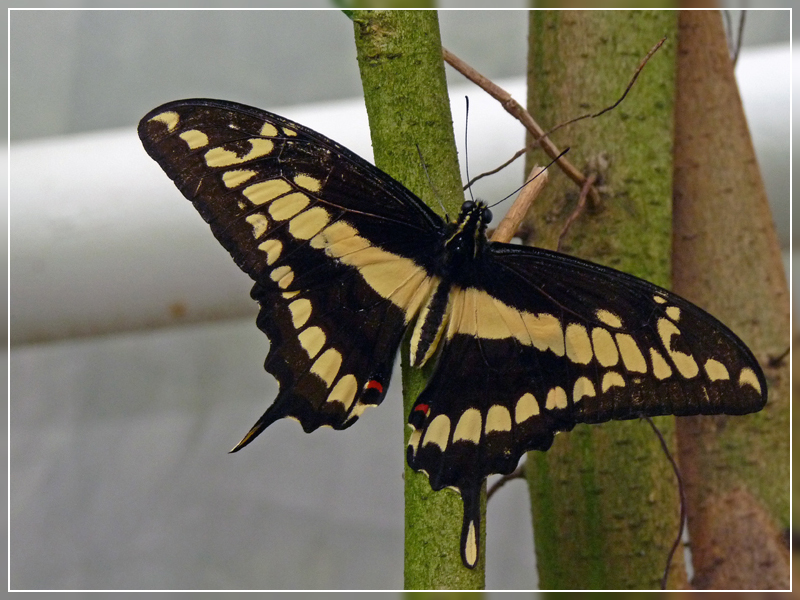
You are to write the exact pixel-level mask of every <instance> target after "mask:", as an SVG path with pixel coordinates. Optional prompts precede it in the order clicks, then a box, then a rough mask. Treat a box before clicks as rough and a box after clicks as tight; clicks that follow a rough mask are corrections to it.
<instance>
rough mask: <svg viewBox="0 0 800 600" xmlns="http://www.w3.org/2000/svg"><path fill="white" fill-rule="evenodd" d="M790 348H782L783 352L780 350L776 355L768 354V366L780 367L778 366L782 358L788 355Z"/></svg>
mask: <svg viewBox="0 0 800 600" xmlns="http://www.w3.org/2000/svg"><path fill="white" fill-rule="evenodd" d="M790 350H791V347H789V348H786V350H784V351H783V352H781V353H780V354H779V355H778V356H770V357H769V361H768V362H767V364H768V365H769V366H770V367H772V368H773V369H775V368H777V367H780V366H781V363H782V362H783V360H784V359H785V358H786V357H787V356H789V351H790Z"/></svg>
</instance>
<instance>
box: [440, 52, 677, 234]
mask: <svg viewBox="0 0 800 600" xmlns="http://www.w3.org/2000/svg"><path fill="white" fill-rule="evenodd" d="M666 41H667V38H666V37H664V38H662V39H661V40H660V41H659V42H658V43H657V44H656V45H655V46H653V47H652V48H651V49H650V51H649V52H648V53H647V54H646V55H645V57H644V58H643V59H642V61H641V62H640V63H639V66H638V67H637V68H636V70H635V71H634V73H633V77H631V80H630V81H629V82H628V86H627V87H626V88H625V91H624V92H623V93H622V95H621V96H620V97H619V99H618V100H617V101H616V102H614V103H613V104H611V105H610V106H607V107H605V108H604V109H602V110H601V111H599V112H596V113H591V114H586V115H581V116H580V117H576V118H574V119H570V120H569V121H565V122H564V123H561V124H559V125H556V126H555V127H553V128H552V129H550V130H549V131H547V132H545V131H544V129H542V127H541V126H540V125H539V124H538V123H537V122H536V121H535V120H534V118H533V117H532V116H531V115H530V113H529V112H528V111H527V110H525V109H524V108H523V107H522V106H521V105H520V104H519V103H518V102H517V101H516V100H514V98H513V97H512V96H511V94H509V93H508V92H507V91H505V90H504V89H503V88H501V87H500V86H499V85H497V84H495V83H494V82H493V81H491V80H490V79H488V78H487V77H485V76H483V75H481V74H480V73H479V72H478V71H477V70H475V69H474V68H472V67H471V66H470V65H468V64H467V63H465V62H464V61H463V60H461V59H460V58H458V57H457V56H456V55H455V54H453V53H452V52H450V51H449V50H448V49H447V48H444V47H442V56H443V57H444V60H445V61H446V62H447V64H449V65H450V66H451V67H453V68H454V69H455V70H457V71H458V72H459V73H461V74H462V75H463V76H464V77H466V78H467V79H469V80H470V81H472V82H473V83H475V84H476V85H477V86H479V87H480V88H481V89H483V90H484V91H486V92H487V93H488V94H489V95H490V96H492V97H493V98H495V99H496V100H498V101H499V102H500V104H501V105H502V106H503V108H504V109H505V110H506V112H508V113H509V114H510V115H512V116H513V117H514V118H515V119H517V120H518V121H519V122H520V123H522V124H523V125H524V126H525V128H526V129H527V130H528V131H529V132H530V134H531V135H532V136H533V137H534V142H533V143H534V144H539V145H540V146H541V147H542V149H543V150H544V151H545V152H546V153H547V154H548V155H549V156H550V158H552V159H554V160H555V162H556V163H557V164H558V166H559V167H561V170H562V171H564V173H565V174H566V175H567V177H569V178H570V179H572V180H573V181H574V182H575V183H577V184H578V185H580V186H581V188H582V190H583V189H586V190H587V193H588V194H589V195H590V196H591V198H592V202H594V203H599V201H600V194H599V192H598V191H597V189H596V188H595V187H594V185H593V183H594V182H592V183H591V184H589V185H588V186H587V185H586V181H587V177H586V176H585V175H584V174H583V173H582V172H581V171H580V170H578V168H577V167H575V166H574V165H573V164H572V163H571V162H569V161H568V160H567V159H565V158H564V157H563V156H561V158H558V156H559V150H558V147H557V146H556V145H555V144H554V143H553V142H552V141H551V140H550V138H549V136H550V135H551V134H552V133H553V132H555V131H557V130H558V129H561V128H562V127H565V126H567V125H570V124H572V123H575V122H576V121H580V120H582V119H588V118H595V117H599V116H600V115H602V114H604V113H606V112H608V111H610V110H613V109H615V108H616V107H617V106H619V104H620V103H621V102H622V101H623V100H624V99H625V97H626V96H627V95H628V92H630V91H631V88H633V85H634V84H635V83H636V80H637V79H638V78H639V74H640V73H641V72H642V69H644V66H645V65H646V64H647V61H649V60H650V58H651V57H652V56H653V54H655V53H656V51H657V50H658V49H659V48H661V46H662V45H663V44H664V42H666ZM525 150H527V148H525V149H523V150H522V151H520V152H517V153H516V154H515V155H514V156H513V157H512V158H511V159H510V160H508V161H506V162H505V163H503V164H502V165H500V166H499V167H497V168H496V169H493V170H492V171H489V172H487V173H482V174H481V175H478V176H477V177H475V178H474V179H473V180H471V181H470V182H468V183H467V185H466V186H465V187H464V189H466V188H467V187H469V186H470V185H472V184H473V183H474V182H475V181H477V180H478V179H480V178H481V177H485V176H486V175H490V174H492V173H496V172H497V171H499V170H501V169H503V168H505V167H506V166H508V165H509V164H511V163H512V162H514V161H515V160H516V159H517V158H519V156H521V155H522V153H524V151H525ZM581 193H582V198H583V199H584V201H585V194H584V193H583V191H582V192H581ZM578 214H580V213H578ZM573 217H577V214H575V213H573ZM573 217H570V219H571V220H570V221H568V223H567V226H566V227H565V228H564V231H562V234H561V237H563V235H564V233H565V232H566V229H567V228H568V227H569V225H570V224H571V223H572V221H573V220H574V218H573ZM498 229H499V228H498ZM560 239H561V238H559V245H560Z"/></svg>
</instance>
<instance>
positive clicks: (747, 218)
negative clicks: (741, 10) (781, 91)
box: [673, 11, 789, 589]
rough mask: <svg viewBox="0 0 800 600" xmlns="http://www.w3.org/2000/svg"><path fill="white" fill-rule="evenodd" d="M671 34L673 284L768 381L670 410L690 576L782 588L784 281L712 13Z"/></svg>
mask: <svg viewBox="0 0 800 600" xmlns="http://www.w3.org/2000/svg"><path fill="white" fill-rule="evenodd" d="M679 34H680V37H679V63H678V81H677V92H678V93H677V102H676V125H675V128H676V143H675V179H674V186H675V206H674V228H675V229H674V236H675V237H674V249H675V256H674V263H673V282H674V286H675V290H676V291H677V292H678V293H680V294H682V295H684V296H685V297H686V298H688V299H689V300H691V301H693V302H695V303H697V304H698V305H700V306H702V307H703V308H705V309H707V310H708V311H710V312H711V313H712V314H714V315H715V316H717V317H718V318H719V319H720V320H722V321H723V322H725V323H726V324H727V325H728V326H729V327H731V329H733V331H735V332H736V333H737V334H738V335H739V336H740V337H741V338H742V339H743V340H744V342H745V343H746V344H748V345H749V346H750V348H751V349H752V350H753V352H754V353H755V355H756V357H757V358H758V359H759V361H760V362H761V365H762V366H763V367H764V368H765V372H766V375H767V380H768V385H769V401H768V403H767V406H766V408H765V409H764V410H763V411H761V412H760V413H757V414H754V415H748V416H746V417H725V416H720V417H715V418H709V417H703V418H698V417H694V418H687V419H680V420H679V423H678V439H679V445H680V458H681V464H682V467H683V474H684V478H685V481H686V486H687V497H688V502H689V511H690V512H689V532H690V538H691V543H692V561H693V564H694V569H695V573H696V575H695V579H694V581H693V584H694V586H695V587H697V588H702V589H784V588H787V587H788V585H789V579H788V578H789V564H788V559H789V553H788V549H787V547H786V543H785V541H784V536H783V532H784V530H785V528H787V527H788V526H789V360H788V359H784V360H783V361H781V363H780V364H779V365H777V366H770V364H769V363H770V358H771V357H776V356H780V355H781V354H782V353H783V352H784V351H785V350H786V349H788V347H789V301H788V300H789V296H788V289H787V286H786V280H785V277H784V271H783V267H782V264H781V259H780V251H779V247H778V241H777V236H776V234H775V230H774V227H773V223H772V215H771V213H770V209H769V205H768V203H767V198H766V193H765V192H764V187H763V183H762V181H761V174H760V172H759V169H758V165H757V163H756V159H755V154H754V152H753V147H752V142H751V140H750V134H749V131H748V129H747V123H746V121H745V117H744V111H743V110H742V105H741V100H740V98H739V94H738V90H737V88H736V82H735V80H734V76H733V67H732V65H731V61H730V58H729V56H728V49H727V45H726V42H725V34H724V31H723V26H722V19H721V16H720V14H719V13H717V12H710V11H700V12H682V13H680V31H679ZM786 135H789V132H788V131H787V132H786ZM787 217H788V215H787Z"/></svg>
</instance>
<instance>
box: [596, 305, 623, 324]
mask: <svg viewBox="0 0 800 600" xmlns="http://www.w3.org/2000/svg"><path fill="white" fill-rule="evenodd" d="M594 314H595V316H596V317H597V318H598V320H600V321H602V322H603V323H605V324H606V325H608V326H610V327H614V328H615V329H619V328H620V327H622V319H620V318H619V317H618V316H617V315H615V314H614V313H612V312H611V311H608V310H604V309H602V308H601V309H599V310H597V311H596V312H595V313H594Z"/></svg>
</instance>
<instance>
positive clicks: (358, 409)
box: [345, 400, 375, 422]
mask: <svg viewBox="0 0 800 600" xmlns="http://www.w3.org/2000/svg"><path fill="white" fill-rule="evenodd" d="M370 406H375V405H374V404H363V403H362V402H361V400H356V403H355V404H354V405H353V408H352V410H351V411H350V414H349V415H347V420H346V421H345V422H348V421H355V420H356V419H357V418H358V417H360V416H361V415H363V414H364V411H365V410H367V409H368V408H369V407H370Z"/></svg>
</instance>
